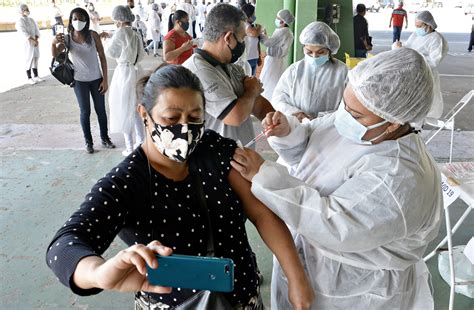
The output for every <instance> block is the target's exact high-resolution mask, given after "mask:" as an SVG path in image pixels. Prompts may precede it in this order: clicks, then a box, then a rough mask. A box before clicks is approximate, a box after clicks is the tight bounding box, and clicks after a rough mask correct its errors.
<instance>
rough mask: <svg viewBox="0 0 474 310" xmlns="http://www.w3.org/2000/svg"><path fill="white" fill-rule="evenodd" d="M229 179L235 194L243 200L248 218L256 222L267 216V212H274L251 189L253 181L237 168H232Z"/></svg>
mask: <svg viewBox="0 0 474 310" xmlns="http://www.w3.org/2000/svg"><path fill="white" fill-rule="evenodd" d="M227 178H228V180H229V183H230V187H232V190H233V191H234V192H235V194H236V195H237V196H238V197H239V199H240V200H241V201H242V204H243V206H244V212H245V214H246V215H247V217H248V219H249V220H250V221H251V222H252V223H255V222H256V221H257V220H258V219H259V218H262V217H263V216H266V214H273V212H272V211H271V210H270V209H268V208H267V207H266V206H265V205H264V204H263V203H262V202H261V201H260V200H258V199H257V198H256V197H255V196H254V195H253V194H252V191H251V185H252V184H251V183H250V182H249V181H247V180H246V179H244V178H243V177H242V176H241V175H240V173H239V172H237V170H235V169H234V168H232V169H230V171H229V175H228V177H227Z"/></svg>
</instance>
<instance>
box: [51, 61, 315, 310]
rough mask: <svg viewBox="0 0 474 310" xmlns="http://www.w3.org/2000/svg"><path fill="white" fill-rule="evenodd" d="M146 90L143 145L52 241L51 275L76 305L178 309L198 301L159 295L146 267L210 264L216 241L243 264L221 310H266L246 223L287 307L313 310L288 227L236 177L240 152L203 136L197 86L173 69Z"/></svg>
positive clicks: (184, 293) (175, 292) (220, 251)
mask: <svg viewBox="0 0 474 310" xmlns="http://www.w3.org/2000/svg"><path fill="white" fill-rule="evenodd" d="M143 85H144V86H143V97H142V100H141V102H142V104H141V105H139V114H140V116H141V118H142V119H143V123H144V126H145V130H146V140H145V142H144V144H143V145H142V146H141V147H139V148H137V149H135V150H134V151H133V152H132V153H131V154H130V155H129V156H128V157H127V158H126V159H125V160H124V161H123V162H122V163H120V164H119V165H118V166H117V167H115V168H113V169H112V170H111V171H110V172H109V173H108V174H107V175H106V176H105V177H103V178H102V179H100V180H99V181H98V182H97V184H96V185H94V186H93V188H92V190H91V191H90V193H89V194H87V195H86V197H85V200H84V202H83V203H82V205H81V207H80V208H79V209H78V210H77V211H76V212H75V213H74V214H73V215H72V216H71V217H70V218H69V220H68V221H66V224H65V225H64V226H63V227H62V228H61V229H60V230H59V231H58V232H57V234H56V236H55V237H54V238H53V240H52V242H51V244H50V247H49V249H48V251H47V254H46V260H47V264H48V266H49V267H50V268H51V269H52V270H53V271H54V273H55V274H56V276H57V277H58V278H59V279H60V281H61V282H62V283H63V284H64V285H66V286H68V287H70V288H71V290H72V291H73V292H74V293H76V294H78V295H83V296H84V295H92V294H97V293H99V292H100V291H101V290H102V289H109V290H118V291H124V292H125V291H127V292H137V294H136V299H135V304H136V307H137V308H136V309H148V307H156V306H157V305H158V304H161V305H162V306H163V305H164V306H169V307H176V306H178V305H182V304H185V303H186V302H188V301H189V300H190V299H191V298H196V294H200V292H199V291H196V290H191V289H181V288H173V289H171V288H164V287H159V286H153V285H151V284H150V283H149V282H148V280H147V278H146V269H145V264H148V265H149V266H153V267H154V268H160V266H158V267H156V266H157V261H156V258H155V254H160V255H163V256H168V255H171V254H172V253H175V254H183V255H194V256H206V253H207V249H208V240H211V238H208V236H209V235H212V236H213V240H214V241H213V242H212V245H213V247H214V251H215V257H225V258H231V259H232V260H233V261H234V264H235V265H234V278H235V283H234V290H233V291H232V292H231V293H225V294H222V295H219V296H222V300H223V301H224V302H225V303H226V306H225V307H223V309H233V308H236V307H239V309H262V308H263V304H262V300H261V296H260V289H259V287H260V283H259V281H258V275H257V272H256V270H257V266H256V264H255V261H254V260H253V258H252V249H251V247H250V244H249V241H248V238H247V234H246V232H245V221H246V219H247V218H248V219H250V220H251V221H252V222H253V224H254V225H255V226H256V228H257V229H258V231H259V233H260V235H261V236H262V238H263V240H264V241H265V242H266V243H267V245H268V247H269V248H270V249H271V250H272V251H273V252H274V253H275V255H276V257H277V259H278V260H279V261H280V264H281V266H282V268H283V270H284V272H285V274H286V275H287V279H288V283H289V290H288V295H289V297H288V298H289V300H291V302H292V304H293V305H294V307H295V308H296V309H308V308H309V306H310V304H311V301H312V299H313V295H312V289H311V287H310V286H309V284H308V281H307V280H306V276H305V273H304V270H303V268H302V265H301V263H300V261H299V257H298V254H297V253H296V250H295V247H294V244H293V241H292V238H291V235H290V233H289V231H288V229H287V227H286V225H285V224H284V223H283V222H282V221H281V220H280V219H279V218H278V217H276V216H275V215H274V214H273V213H272V212H270V211H269V210H268V209H267V208H266V207H265V206H264V205H263V204H261V203H260V202H259V201H258V200H257V199H255V198H254V196H252V194H251V193H250V183H249V182H247V181H245V180H244V179H243V178H242V177H241V176H240V174H239V173H237V171H235V170H234V169H231V167H230V160H231V158H232V154H233V153H234V150H235V148H236V143H235V142H234V141H233V140H230V139H227V138H223V137H222V136H220V135H218V134H217V133H215V132H213V131H204V121H203V120H204V113H205V112H204V111H205V110H204V106H205V102H204V94H203V90H202V86H201V83H200V82H199V79H198V78H197V77H196V76H195V75H194V74H193V73H191V71H189V70H188V69H186V68H184V67H181V66H175V65H168V66H164V67H162V68H160V69H158V70H157V71H155V72H154V73H153V74H152V75H151V76H150V77H149V78H145V79H144V80H143ZM206 209H207V211H208V212H203V211H204V210H206ZM206 213H208V214H209V216H208V217H207V215H206ZM209 230H210V232H209ZM119 233H120V237H121V238H122V240H123V241H124V242H125V243H126V244H128V246H129V248H126V249H124V250H122V251H120V252H119V253H117V254H116V255H115V256H114V257H112V258H110V259H108V260H104V259H103V258H102V257H101V256H100V255H102V254H103V253H104V251H105V250H106V249H107V248H108V247H109V245H110V243H111V242H112V241H113V239H114V238H115V236H116V235H117V234H119ZM197 297H199V296H197ZM189 309H191V308H189ZM220 309H221V308H220Z"/></svg>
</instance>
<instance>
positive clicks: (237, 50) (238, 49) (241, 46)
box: [227, 33, 245, 63]
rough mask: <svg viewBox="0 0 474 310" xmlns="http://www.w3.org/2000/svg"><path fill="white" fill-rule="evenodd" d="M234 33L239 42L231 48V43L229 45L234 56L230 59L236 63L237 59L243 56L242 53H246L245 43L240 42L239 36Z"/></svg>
mask: <svg viewBox="0 0 474 310" xmlns="http://www.w3.org/2000/svg"><path fill="white" fill-rule="evenodd" d="M232 35H233V36H234V39H235V41H236V42H237V45H236V46H235V47H234V48H233V49H232V48H230V46H229V44H227V47H228V48H229V49H230V53H231V54H232V58H231V59H230V62H231V63H234V62H236V61H237V60H239V58H240V56H242V54H243V53H244V51H245V43H241V42H239V40H237V37H236V36H235V34H234V33H233V34H232Z"/></svg>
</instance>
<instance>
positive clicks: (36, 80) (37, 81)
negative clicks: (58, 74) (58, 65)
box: [32, 76, 44, 83]
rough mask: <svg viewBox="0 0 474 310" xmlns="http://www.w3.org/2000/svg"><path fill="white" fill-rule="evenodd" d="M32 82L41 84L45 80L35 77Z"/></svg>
mask: <svg viewBox="0 0 474 310" xmlns="http://www.w3.org/2000/svg"><path fill="white" fill-rule="evenodd" d="M32 80H33V81H35V82H36V83H39V82H43V81H44V80H43V79H41V78H40V77H39V76H35V77H34V78H33V79H32Z"/></svg>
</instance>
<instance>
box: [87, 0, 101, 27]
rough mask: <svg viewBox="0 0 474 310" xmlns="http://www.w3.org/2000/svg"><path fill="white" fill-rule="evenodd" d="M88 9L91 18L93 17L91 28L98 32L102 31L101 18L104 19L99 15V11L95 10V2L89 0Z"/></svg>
mask: <svg viewBox="0 0 474 310" xmlns="http://www.w3.org/2000/svg"><path fill="white" fill-rule="evenodd" d="M87 10H88V11H89V18H90V19H91V30H94V31H95V32H97V33H100V20H101V19H102V18H101V17H100V16H99V13H98V12H97V11H96V10H95V7H94V4H93V3H92V2H89V5H88V6H87Z"/></svg>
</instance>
